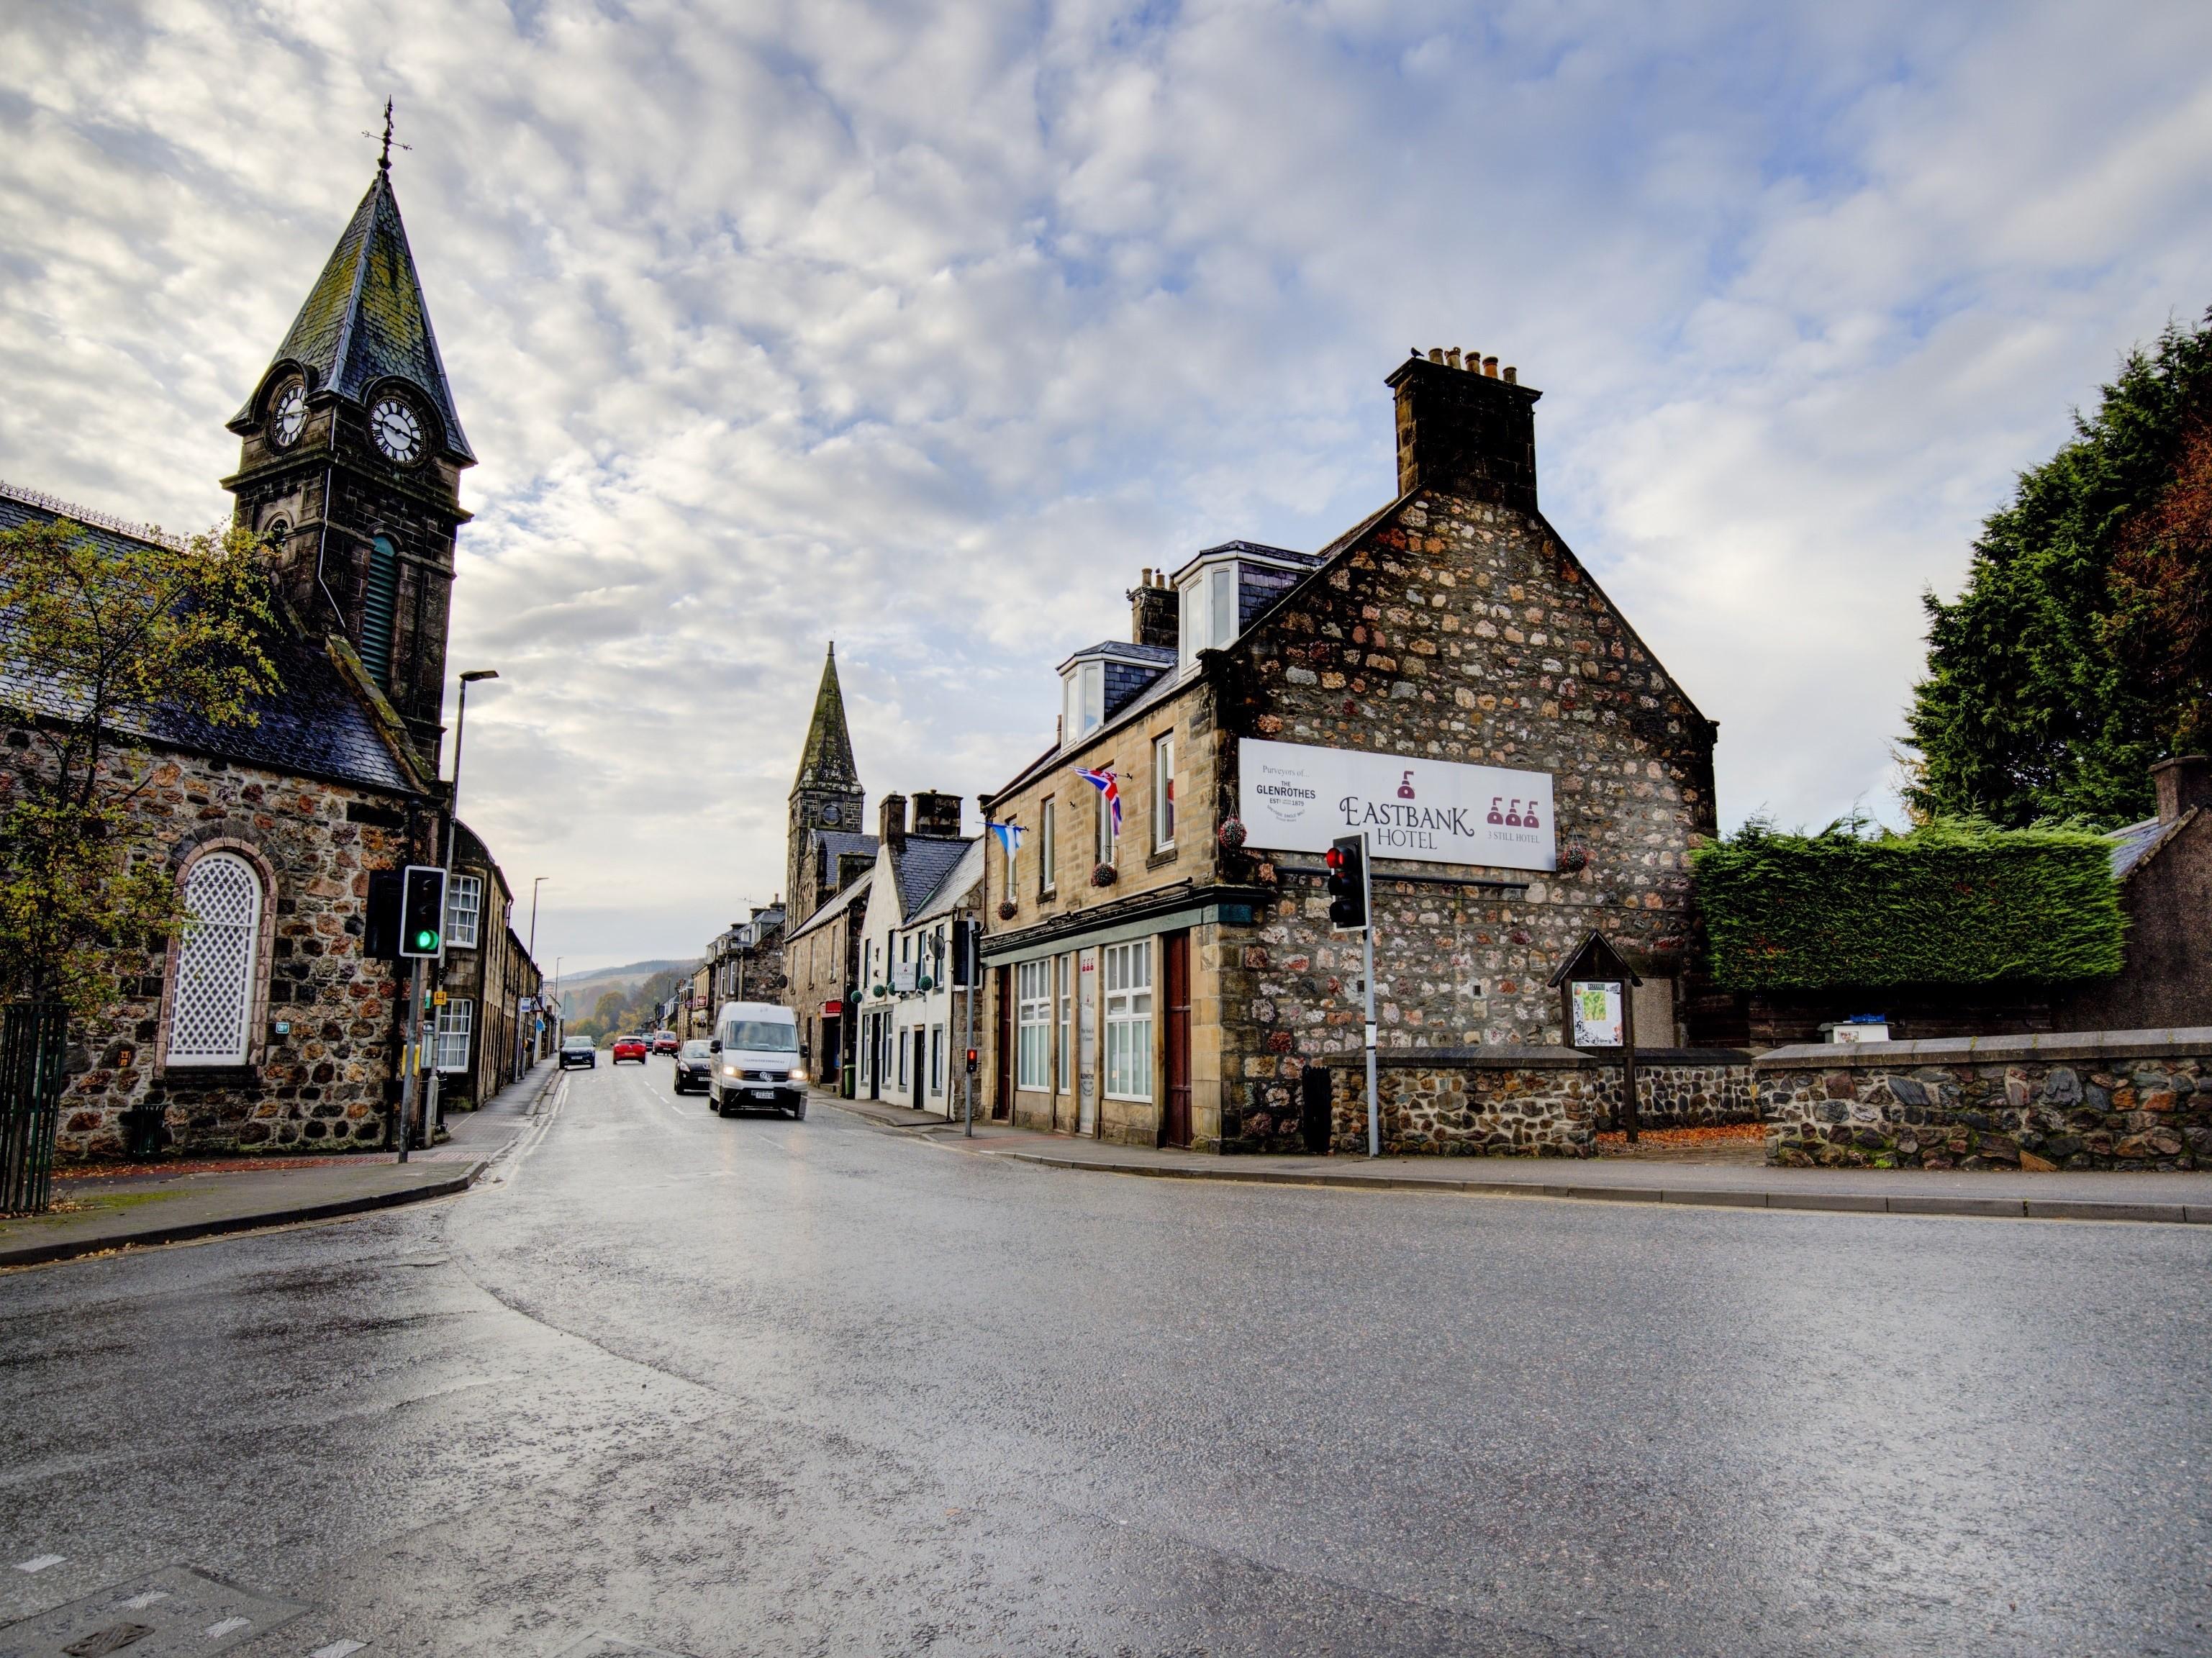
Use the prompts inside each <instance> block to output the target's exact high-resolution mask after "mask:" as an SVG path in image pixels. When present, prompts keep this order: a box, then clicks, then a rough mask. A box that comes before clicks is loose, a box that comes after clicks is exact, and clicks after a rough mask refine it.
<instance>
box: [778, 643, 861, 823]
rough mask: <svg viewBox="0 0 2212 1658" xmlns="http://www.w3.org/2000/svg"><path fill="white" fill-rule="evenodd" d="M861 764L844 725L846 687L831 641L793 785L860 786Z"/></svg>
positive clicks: (815, 694) (802, 787) (821, 786)
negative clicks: (838, 680)
mask: <svg viewBox="0 0 2212 1658" xmlns="http://www.w3.org/2000/svg"><path fill="white" fill-rule="evenodd" d="M859 786H860V768H859V767H858V766H856V765H854V762H853V735H852V733H851V732H848V731H847V730H846V729H845V689H844V687H843V686H842V685H840V684H839V683H837V646H836V641H831V643H830V646H829V655H828V656H827V657H826V658H825V659H823V664H822V683H821V685H820V686H819V687H818V688H817V689H816V690H815V693H814V718H813V719H812V720H811V721H809V722H808V724H807V727H806V746H805V749H803V750H800V752H799V780H798V781H796V782H794V783H793V785H792V787H793V789H794V790H797V789H823V788H858V787H859Z"/></svg>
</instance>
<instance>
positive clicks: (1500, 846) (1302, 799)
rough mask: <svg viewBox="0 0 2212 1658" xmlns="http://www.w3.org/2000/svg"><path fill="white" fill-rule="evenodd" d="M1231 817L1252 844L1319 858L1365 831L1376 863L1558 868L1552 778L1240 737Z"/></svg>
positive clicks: (1540, 773) (1534, 868) (1411, 757)
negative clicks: (1235, 815)
mask: <svg viewBox="0 0 2212 1658" xmlns="http://www.w3.org/2000/svg"><path fill="white" fill-rule="evenodd" d="M1237 778H1238V792H1239V801H1238V805H1239V813H1240V815H1241V816H1242V817H1243V820H1244V828H1245V833H1246V834H1247V835H1248V836H1249V840H1250V843H1251V844H1252V845H1254V846H1255V847H1269V848H1272V849H1273V850H1275V851H1278V852H1327V851H1328V847H1329V843H1330V842H1331V841H1334V840H1335V839H1336V838H1337V837H1338V836H1339V835H1357V834H1358V833H1360V832H1361V831H1362V830H1364V831H1365V832H1366V834H1367V836H1368V840H1369V844H1370V846H1372V847H1373V848H1374V851H1375V855H1376V857H1378V858H1407V859H1415V860H1417V861H1419V862H1423V863H1431V864H1474V865H1483V866H1486V867H1489V868H1494V869H1529V870H1547V871H1548V870H1553V869H1556V868H1558V867H1559V855H1558V843H1557V841H1555V839H1554V837H1553V814H1552V774H1550V773H1549V772H1541V771H1507V770H1504V769H1503V768H1499V767H1496V766H1467V765H1461V764H1459V763H1457V762H1453V761H1449V760H1422V759H1418V758H1416V757H1415V756H1412V755H1400V754H1369V753H1366V752H1364V751H1362V750H1357V749H1322V748H1315V747H1312V746H1311V745H1310V744H1304V743H1269V742H1264V741H1262V740H1261V739H1259V738H1249V737H1248V738H1243V739H1242V740H1241V741H1240V742H1239V743H1238V744H1237Z"/></svg>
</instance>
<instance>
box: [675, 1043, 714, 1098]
mask: <svg viewBox="0 0 2212 1658" xmlns="http://www.w3.org/2000/svg"><path fill="white" fill-rule="evenodd" d="M695 1088H696V1089H697V1090H699V1091H700V1092H701V1093H702V1094H704V1095H706V1096H708V1098H710V1099H711V1098H712V1097H713V1096H714V1043H712V1042H708V1040H707V1039H706V1038H705V1037H704V1036H701V1037H698V1038H696V1040H694V1041H691V1042H685V1043H684V1045H683V1046H682V1047H680V1048H678V1049H677V1050H676V1091H677V1092H678V1093H679V1094H689V1093H690V1091H691V1090H693V1089H695Z"/></svg>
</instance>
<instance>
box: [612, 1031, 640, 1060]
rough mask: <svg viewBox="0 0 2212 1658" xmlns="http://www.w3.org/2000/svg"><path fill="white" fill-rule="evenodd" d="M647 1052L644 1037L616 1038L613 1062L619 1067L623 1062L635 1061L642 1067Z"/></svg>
mask: <svg viewBox="0 0 2212 1658" xmlns="http://www.w3.org/2000/svg"><path fill="white" fill-rule="evenodd" d="M646 1054H647V1045H646V1040H645V1038H644V1037H642V1036H617V1037H616V1038H615V1060H614V1062H615V1063H616V1064H617V1065H620V1064H621V1063H622V1062H623V1060H636V1061H637V1062H638V1063H639V1064H640V1065H643V1064H644V1063H645V1056H646Z"/></svg>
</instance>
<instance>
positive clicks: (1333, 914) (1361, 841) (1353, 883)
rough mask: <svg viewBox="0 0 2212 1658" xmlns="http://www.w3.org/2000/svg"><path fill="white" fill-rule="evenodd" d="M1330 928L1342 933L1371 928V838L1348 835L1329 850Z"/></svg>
mask: <svg viewBox="0 0 2212 1658" xmlns="http://www.w3.org/2000/svg"><path fill="white" fill-rule="evenodd" d="M1328 924H1329V925H1330V926H1333V927H1334V928H1335V929H1336V930H1337V931H1338V932H1359V931H1360V930H1361V929H1363V928H1364V927H1365V926H1366V925H1367V838H1366V837H1365V836H1364V835H1345V836H1344V837H1343V838H1342V839H1340V840H1337V841H1331V842H1330V843H1329V848H1328Z"/></svg>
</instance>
